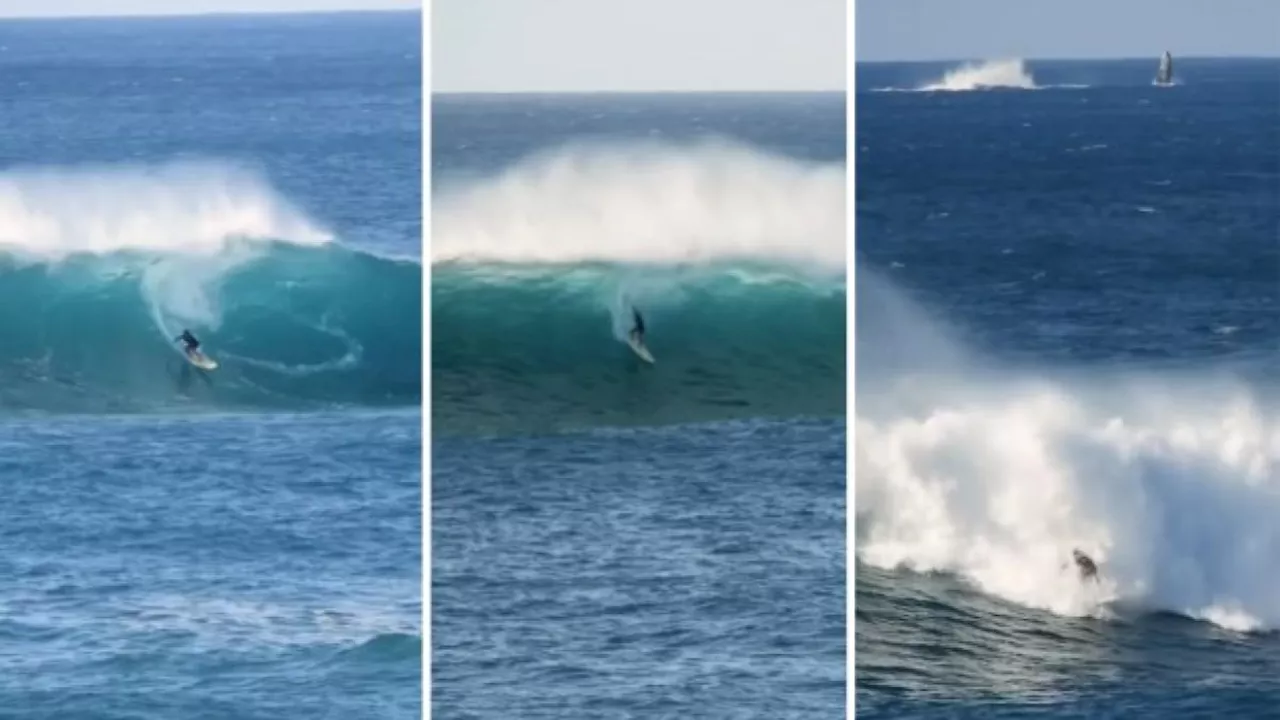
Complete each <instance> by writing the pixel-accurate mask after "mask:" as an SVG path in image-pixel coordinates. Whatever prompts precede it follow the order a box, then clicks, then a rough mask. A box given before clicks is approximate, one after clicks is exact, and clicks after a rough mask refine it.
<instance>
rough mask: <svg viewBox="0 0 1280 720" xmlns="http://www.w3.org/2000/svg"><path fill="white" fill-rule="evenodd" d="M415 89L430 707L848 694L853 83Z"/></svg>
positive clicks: (815, 704)
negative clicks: (425, 110) (849, 94)
mask: <svg viewBox="0 0 1280 720" xmlns="http://www.w3.org/2000/svg"><path fill="white" fill-rule="evenodd" d="M432 113H433V118H432V144H433V148H432V149H433V154H432V163H433V173H434V183H435V187H434V188H433V191H432V202H433V215H432V223H433V226H432V251H431V253H432V255H431V263H432V290H431V292H432V318H431V319H432V339H431V340H432V358H431V360H432V398H431V399H432V435H433V437H432V459H433V466H432V467H433V472H432V505H431V509H432V586H433V588H432V667H431V682H432V709H433V717H439V718H509V717H522V718H564V717H680V718H730V717H733V718H747V717H777V718H785V717H795V718H812V717H840V716H841V715H842V714H843V712H844V707H845V563H844V539H845V535H844V526H843V523H844V517H845V515H844V492H845V490H844V488H845V485H844V472H845V451H844V448H845V429H846V425H845V421H844V407H845V383H846V376H845V360H844V358H845V330H844V328H845V277H844V269H843V268H844V257H845V255H844V244H845V240H844V232H845V201H844V180H845V174H844V158H845V140H844V137H845V114H844V97H843V96H842V95H838V94H833V95H775V96H748V95H742V96H736V95H681V96H664V95H608V94H602V95H589V96H588V95H581V96H502V97H499V96H437V97H435V98H434V99H433V103H432ZM632 309H636V310H639V311H640V312H641V313H642V315H643V316H644V318H645V325H646V342H647V344H648V346H649V348H650V349H651V351H652V353H653V355H654V357H655V358H656V364H654V365H648V364H644V363H643V362H642V361H640V360H639V359H638V358H636V357H635V356H634V355H633V354H632V353H631V351H630V350H629V349H628V347H627V346H626V345H625V344H624V342H623V340H624V338H625V337H626V333H627V331H628V330H629V329H630V325H631V322H632V320H631V318H632V314H631V311H632Z"/></svg>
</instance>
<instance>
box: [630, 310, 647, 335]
mask: <svg viewBox="0 0 1280 720" xmlns="http://www.w3.org/2000/svg"><path fill="white" fill-rule="evenodd" d="M631 316H632V317H634V318H635V319H636V324H635V327H633V328H631V336H632V337H634V338H635V339H636V341H637V342H643V341H644V318H642V317H640V311H639V310H636V309H635V308H631Z"/></svg>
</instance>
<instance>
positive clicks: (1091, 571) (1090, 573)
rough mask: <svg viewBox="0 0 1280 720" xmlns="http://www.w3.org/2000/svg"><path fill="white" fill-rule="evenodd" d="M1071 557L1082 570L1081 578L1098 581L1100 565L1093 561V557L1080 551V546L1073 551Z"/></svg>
mask: <svg viewBox="0 0 1280 720" xmlns="http://www.w3.org/2000/svg"><path fill="white" fill-rule="evenodd" d="M1071 557H1072V559H1074V560H1075V561H1076V567H1077V568H1079V570H1080V579H1082V580H1094V581H1097V579H1098V566H1097V564H1096V563H1094V562H1093V558H1091V557H1089V556H1088V555H1085V554H1084V553H1082V552H1080V549H1079V548H1076V549H1073V550H1072V551H1071Z"/></svg>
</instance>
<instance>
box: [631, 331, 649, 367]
mask: <svg viewBox="0 0 1280 720" xmlns="http://www.w3.org/2000/svg"><path fill="white" fill-rule="evenodd" d="M627 345H629V346H630V347H631V351H632V352H634V353H635V354H636V355H637V356H639V358H640V359H641V360H643V361H645V362H647V363H649V364H650V365H653V364H654V362H655V361H654V359H653V356H652V355H650V354H649V348H647V347H645V346H644V345H643V344H642V343H640V342H639V341H637V340H636V339H635V338H630V337H629V338H627Z"/></svg>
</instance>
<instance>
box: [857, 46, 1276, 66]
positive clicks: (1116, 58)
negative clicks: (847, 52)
mask: <svg viewBox="0 0 1280 720" xmlns="http://www.w3.org/2000/svg"><path fill="white" fill-rule="evenodd" d="M1164 52H1168V53H1169V54H1170V55H1172V56H1173V57H1175V58H1179V57H1180V58H1183V59H1191V60H1280V52H1277V53H1276V54H1275V55H1253V54H1241V55H1216V54H1205V53H1192V54H1186V55H1179V54H1178V53H1176V52H1173V51H1172V50H1166V51H1161V52H1160V53H1156V54H1154V55H1090V56H1075V57H1063V56H1057V57H1054V56H1044V57H1035V56H1017V55H987V56H982V57H979V56H971V57H963V58H961V57H949V58H917V59H906V58H898V59H877V60H862V59H859V58H854V60H853V62H854V64H856V65H873V64H887V63H971V62H1000V61H1002V60H1026V61H1032V62H1097V61H1109V62H1121V61H1139V60H1141V61H1143V62H1147V61H1149V60H1151V59H1153V58H1154V59H1159V57H1160V56H1161V54H1163V53H1164Z"/></svg>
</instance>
